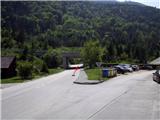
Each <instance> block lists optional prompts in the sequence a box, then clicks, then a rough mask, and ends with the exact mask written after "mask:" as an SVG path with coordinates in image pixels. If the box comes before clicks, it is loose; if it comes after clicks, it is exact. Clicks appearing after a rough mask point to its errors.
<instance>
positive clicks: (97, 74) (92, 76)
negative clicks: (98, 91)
mask: <svg viewBox="0 0 160 120" xmlns="http://www.w3.org/2000/svg"><path fill="white" fill-rule="evenodd" d="M85 72H86V73H87V76H88V79H89V80H108V79H109V78H107V77H105V78H103V77H102V70H101V69H99V68H94V69H86V70H85Z"/></svg>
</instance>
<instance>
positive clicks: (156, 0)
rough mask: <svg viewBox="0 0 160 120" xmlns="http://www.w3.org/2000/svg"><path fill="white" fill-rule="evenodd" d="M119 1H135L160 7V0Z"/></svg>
mask: <svg viewBox="0 0 160 120" xmlns="http://www.w3.org/2000/svg"><path fill="white" fill-rule="evenodd" d="M118 1H135V2H139V3H143V4H145V5H148V6H153V7H157V8H160V0H118Z"/></svg>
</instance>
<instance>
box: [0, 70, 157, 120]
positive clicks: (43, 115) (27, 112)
mask: <svg viewBox="0 0 160 120" xmlns="http://www.w3.org/2000/svg"><path fill="white" fill-rule="evenodd" d="M72 73H73V71H72V70H66V71H64V72H61V73H58V74H55V75H51V76H48V77H44V78H41V79H39V80H34V81H31V82H28V83H22V84H19V85H16V86H12V87H9V88H5V89H3V90H2V100H1V102H2V111H1V112H2V113H1V115H2V119H16V120H17V119H21V120H22V119H32V120H33V119H41V120H45V119H52V120H53V119H74V120H75V119H85V120H86V119H103V120H106V119H110V120H114V119H123V120H130V119H138V120H142V119H144V120H148V119H152V120H158V119H160V85H158V84H157V83H155V82H154V81H152V73H153V71H139V72H134V73H132V74H128V75H121V76H118V77H116V78H113V79H110V80H108V81H106V82H103V83H101V84H97V85H78V84H74V83H73V81H74V80H75V79H76V77H77V76H78V74H79V73H77V75H76V76H72Z"/></svg>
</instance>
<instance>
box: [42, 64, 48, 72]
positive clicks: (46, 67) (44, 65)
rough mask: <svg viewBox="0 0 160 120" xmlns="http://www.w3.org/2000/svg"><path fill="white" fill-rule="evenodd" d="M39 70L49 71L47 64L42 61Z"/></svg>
mask: <svg viewBox="0 0 160 120" xmlns="http://www.w3.org/2000/svg"><path fill="white" fill-rule="evenodd" d="M41 72H45V73H49V71H48V66H47V64H46V63H45V62H43V64H42V69H41Z"/></svg>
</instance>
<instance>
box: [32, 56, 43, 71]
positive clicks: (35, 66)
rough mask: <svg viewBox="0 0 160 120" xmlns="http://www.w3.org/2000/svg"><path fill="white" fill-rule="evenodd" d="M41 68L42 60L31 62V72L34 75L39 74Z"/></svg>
mask: <svg viewBox="0 0 160 120" xmlns="http://www.w3.org/2000/svg"><path fill="white" fill-rule="evenodd" d="M42 67H43V60H41V59H39V58H35V60H34V61H33V70H34V73H38V74H39V73H40V72H41V70H42Z"/></svg>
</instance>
